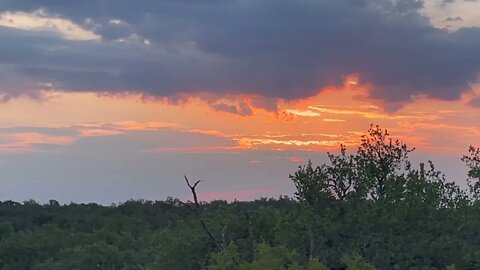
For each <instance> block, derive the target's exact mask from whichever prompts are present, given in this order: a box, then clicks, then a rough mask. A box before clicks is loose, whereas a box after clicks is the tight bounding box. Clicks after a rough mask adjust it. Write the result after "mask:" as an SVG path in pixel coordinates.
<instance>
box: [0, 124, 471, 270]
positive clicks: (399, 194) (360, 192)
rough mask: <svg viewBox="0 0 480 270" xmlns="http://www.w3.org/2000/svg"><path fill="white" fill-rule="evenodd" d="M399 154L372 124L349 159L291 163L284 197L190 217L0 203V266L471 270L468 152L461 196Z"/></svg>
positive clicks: (208, 207) (173, 206)
mask: <svg viewBox="0 0 480 270" xmlns="http://www.w3.org/2000/svg"><path fill="white" fill-rule="evenodd" d="M411 151H412V149H411V148H408V147H407V146H406V145H405V144H404V143H402V142H401V141H398V140H394V139H392V138H390V135H389V134H388V133H387V132H386V131H384V130H382V129H380V128H379V127H373V126H372V127H371V128H370V130H369V131H368V132H367V134H366V135H365V136H364V137H362V144H361V146H360V147H359V148H358V149H357V151H356V152H355V153H353V154H350V153H349V152H348V151H347V149H346V147H345V146H341V148H340V151H339V153H338V154H331V153H329V154H328V158H329V162H328V163H327V164H321V165H319V166H314V165H313V164H312V162H308V163H307V164H306V165H304V166H300V167H299V168H298V170H297V171H296V172H294V173H293V174H292V175H291V176H290V177H291V179H292V181H293V183H294V184H295V186H296V188H297V192H296V199H292V198H288V197H280V198H278V199H260V200H255V201H251V202H239V201H235V202H231V203H227V202H225V201H213V202H209V203H199V206H200V207H201V211H191V209H190V208H191V205H189V203H182V202H181V201H179V200H178V199H173V198H168V199H167V200H165V201H156V202H152V201H143V200H140V201H127V202H125V203H121V204H118V205H111V206H101V205H96V204H74V203H71V204H66V205H61V204H60V203H58V202H57V201H54V200H51V201H49V202H48V203H47V204H40V203H37V202H35V201H33V200H30V201H26V202H23V203H18V202H13V201H4V202H0V269H6V270H7V269H8V270H9V269H16V270H30V269H35V270H46V269H48V270H60V269H79V270H81V269H105V270H107V269H124V270H127V269H129V270H134V269H139V270H140V269H171V270H175V269H179V270H204V269H207V270H252V269H262V270H263V269H266V270H268V269H275V270H278V269H289V270H292V269H307V270H325V269H345V267H347V268H348V269H349V270H351V269H362V270H363V269H432V270H433V269H439V270H440V269H479V267H480V253H479V250H480V207H479V206H480V205H479V204H478V199H479V195H478V194H480V191H479V190H480V189H479V186H480V184H478V183H479V181H480V179H479V171H480V169H479V168H480V161H479V160H480V158H479V156H480V150H479V149H478V148H475V147H471V148H470V149H469V152H468V154H467V155H466V156H464V157H463V160H464V162H465V163H466V165H467V167H468V170H469V174H468V177H469V182H468V183H469V187H470V188H469V190H463V189H462V188H460V187H459V186H458V185H457V184H456V183H454V182H451V181H448V180H447V179H446V177H445V176H444V175H443V174H442V173H441V172H440V171H439V170H437V169H436V168H435V166H434V165H433V163H432V162H425V163H422V164H420V165H419V166H418V167H417V168H414V166H412V165H411V162H410V161H409V155H408V154H409V153H410V152H411ZM200 199H201V198H200ZM200 218H201V220H202V222H203V223H204V225H205V227H207V228H208V231H209V232H211V234H212V236H213V238H214V239H217V240H218V241H219V242H220V243H221V245H218V243H216V242H214V241H212V237H210V236H209V235H207V234H206V233H205V230H204V229H203V228H202V226H201V223H200V222H199V219H200ZM226 244H228V245H226ZM219 246H220V247H221V248H219ZM344 254H355V255H358V256H345V255H344Z"/></svg>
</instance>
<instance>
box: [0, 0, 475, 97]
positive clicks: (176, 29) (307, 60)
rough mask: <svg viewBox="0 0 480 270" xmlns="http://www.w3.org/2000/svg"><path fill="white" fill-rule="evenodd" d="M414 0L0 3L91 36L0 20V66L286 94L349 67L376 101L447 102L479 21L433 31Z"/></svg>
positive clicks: (39, 74) (102, 83)
mask: <svg viewBox="0 0 480 270" xmlns="http://www.w3.org/2000/svg"><path fill="white" fill-rule="evenodd" d="M421 6H422V3H421V2H420V1H414V0H403V1H400V0H398V1H383V0H335V1H331V0H315V1H313V0H311V1H310V0H300V1H292V0H264V1H258V0H224V1H220V0H204V1H193V0H185V1H178V0H175V1H174V0H164V1H153V0H152V1H141V2H138V1H126V0H115V1H114V0H108V1H107V0H97V1H93V0H85V1H60V0H49V1H46V0H45V1H33V0H29V1H13V0H3V1H2V0H0V10H8V11H12V12H15V11H24V12H33V11H35V10H39V9H43V10H45V11H46V12H47V13H48V14H57V15H58V16H61V17H63V18H67V19H69V20H72V21H73V22H75V23H77V24H79V25H82V26H83V27H84V28H86V29H90V30H91V31H94V32H95V33H96V34H98V35H100V36H102V40H101V41H71V40H65V39H62V38H60V37H58V36H52V35H50V36H46V35H39V33H38V32H26V31H22V30H12V29H8V28H0V38H1V40H2V42H1V44H0V63H1V64H0V65H5V68H6V69H7V70H8V71H9V76H10V77H21V78H26V80H23V81H30V82H31V84H32V85H31V87H36V84H38V83H41V82H49V83H53V84H54V85H55V86H56V87H61V88H64V89H66V90H71V91H112V92H119V91H140V92H144V93H147V94H151V95H157V96H174V95H176V94H178V93H194V92H197V91H210V92H213V93H217V94H232V93H233V94H234V93H251V94H255V95H261V96H266V97H272V98H286V99H294V98H302V97H308V96H311V95H314V94H315V93H316V91H318V89H320V88H322V87H324V86H327V85H331V84H339V83H341V82H342V81H343V79H344V77H345V76H346V75H348V74H351V73H359V74H360V76H361V79H362V81H364V82H368V83H372V84H373V86H374V88H373V90H372V93H371V95H372V97H374V98H377V99H381V100H384V101H386V102H387V103H396V102H403V101H408V100H409V99H410V98H411V96H412V95H415V94H426V95H428V96H431V97H435V98H441V99H456V98H458V97H459V96H460V93H461V92H463V91H466V90H468V89H469V85H470V83H473V82H476V81H477V72H478V71H479V69H480V49H479V48H480V29H479V28H468V29H461V30H459V31H456V32H447V31H445V30H440V29H436V28H434V27H432V26H431V25H430V24H429V22H428V20H427V18H425V17H422V16H421V15H419V13H418V12H417V10H418V9H419V8H420V7H421ZM112 20H120V21H121V22H122V23H117V24H115V23H112ZM4 41H5V42H4ZM2 76H5V75H2ZM5 88H8V89H7V90H8V91H11V92H12V91H16V92H21V91H25V89H26V88H25V85H24V84H18V85H12V83H9V85H8V87H2V86H1V85H0V90H4V91H6V90H5Z"/></svg>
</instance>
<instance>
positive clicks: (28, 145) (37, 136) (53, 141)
mask: <svg viewBox="0 0 480 270" xmlns="http://www.w3.org/2000/svg"><path fill="white" fill-rule="evenodd" d="M0 139H3V140H6V141H7V142H5V143H2V144H0V152H3V153H15V152H33V151H35V150H36V149H35V148H34V146H35V145H69V144H72V143H73V142H74V141H75V138H73V137H70V136H52V135H48V134H42V133H37V132H21V133H11V134H0Z"/></svg>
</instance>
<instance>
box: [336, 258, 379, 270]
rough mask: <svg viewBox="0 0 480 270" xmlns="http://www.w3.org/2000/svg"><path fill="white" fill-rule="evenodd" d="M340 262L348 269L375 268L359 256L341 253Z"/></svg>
mask: <svg viewBox="0 0 480 270" xmlns="http://www.w3.org/2000/svg"><path fill="white" fill-rule="evenodd" d="M341 262H342V263H343V264H345V266H346V267H347V269H348V270H375V267H374V266H373V265H371V264H369V263H368V262H367V261H365V260H364V259H363V258H362V257H360V256H349V255H343V256H342V258H341Z"/></svg>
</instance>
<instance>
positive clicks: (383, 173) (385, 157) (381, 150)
mask: <svg viewBox="0 0 480 270" xmlns="http://www.w3.org/2000/svg"><path fill="white" fill-rule="evenodd" d="M414 150H415V149H414V148H409V147H408V146H407V145H406V144H405V143H403V142H402V141H400V140H398V139H396V140H394V139H393V138H391V137H390V134H389V133H388V131H387V130H383V129H381V128H380V127H379V126H373V125H371V126H370V129H369V130H368V131H367V133H366V134H364V135H362V138H361V144H360V147H359V148H358V151H357V154H356V156H355V159H356V163H357V166H358V170H359V172H358V175H359V177H361V180H359V181H360V183H361V184H360V187H361V188H362V189H363V190H362V192H366V194H365V195H367V196H369V197H370V198H372V199H373V200H375V201H377V200H381V199H384V198H385V197H386V196H387V191H388V189H389V188H390V187H391V184H395V182H396V180H397V179H398V178H402V177H403V175H404V174H405V173H406V172H408V171H409V170H410V168H411V164H410V161H409V160H408V155H409V153H411V152H412V151H414Z"/></svg>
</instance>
